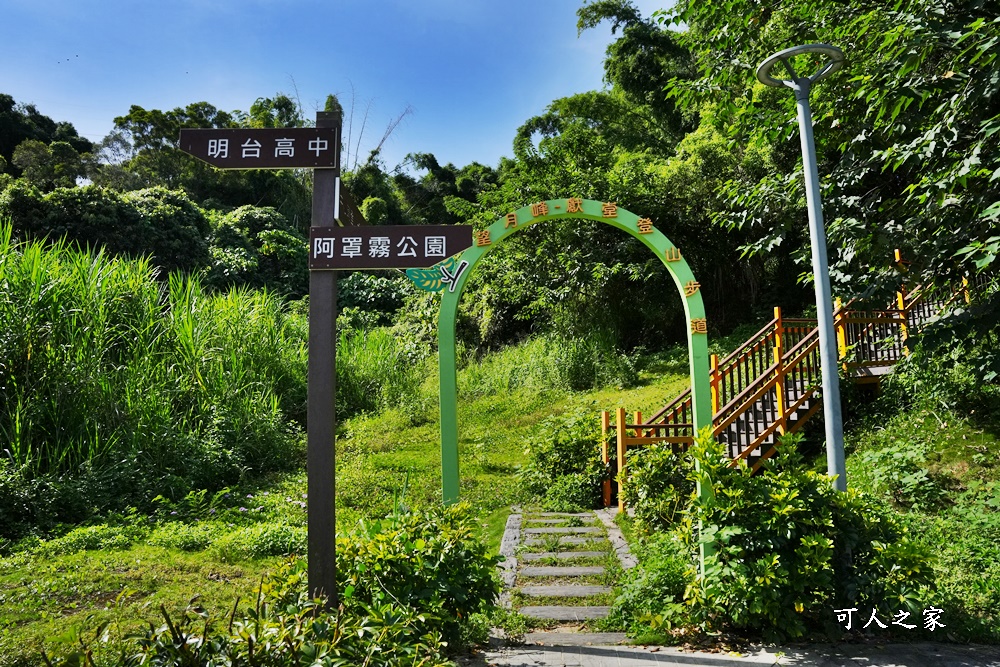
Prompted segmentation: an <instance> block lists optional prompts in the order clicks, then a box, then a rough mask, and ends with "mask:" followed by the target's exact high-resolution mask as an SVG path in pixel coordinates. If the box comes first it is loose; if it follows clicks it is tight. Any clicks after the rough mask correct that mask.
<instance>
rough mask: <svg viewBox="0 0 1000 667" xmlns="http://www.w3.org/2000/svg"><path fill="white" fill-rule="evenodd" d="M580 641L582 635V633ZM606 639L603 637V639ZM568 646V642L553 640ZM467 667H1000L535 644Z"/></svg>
mask: <svg viewBox="0 0 1000 667" xmlns="http://www.w3.org/2000/svg"><path fill="white" fill-rule="evenodd" d="M580 634H581V635H582V634H583V633H580ZM602 634H603V633H602ZM553 639H554V640H555V641H562V642H565V641H566V640H565V638H556V637H553ZM459 664H460V665H462V666H463V667H652V666H653V665H669V666H672V667H763V666H767V667H771V666H772V665H782V666H788V667H1000V647H996V646H958V645H952V644H926V643H924V644H884V645H883V644H878V645H874V644H837V645H820V646H816V645H813V646H810V647H808V648H802V647H780V648H778V647H769V648H767V649H763V648H761V649H757V650H755V651H753V652H751V653H748V654H744V655H736V654H726V653H699V652H688V651H681V650H680V649H676V648H671V647H666V646H662V647H661V646H603V645H582V646H572V645H565V644H560V645H550V644H548V643H545V644H534V645H525V646H522V647H511V648H495V649H492V650H490V651H487V652H485V653H482V654H480V655H478V656H474V657H470V658H465V659H464V660H461V661H459Z"/></svg>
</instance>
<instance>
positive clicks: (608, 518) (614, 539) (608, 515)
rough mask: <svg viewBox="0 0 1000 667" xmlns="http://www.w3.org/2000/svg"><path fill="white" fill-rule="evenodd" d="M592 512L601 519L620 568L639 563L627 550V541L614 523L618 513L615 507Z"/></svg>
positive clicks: (628, 567)
mask: <svg viewBox="0 0 1000 667" xmlns="http://www.w3.org/2000/svg"><path fill="white" fill-rule="evenodd" d="M594 514H596V515H597V518H599V519H600V520H601V523H603V524H604V527H605V528H607V529H608V541H609V542H611V546H612V547H614V549H615V553H616V554H618V561H619V562H620V563H621V564H622V569H624V570H629V569H631V568H633V567H635V566H636V565H638V564H639V559H637V558H636V557H635V556H633V555H632V552H631V551H629V548H628V542H626V541H625V536H624V535H622V531H621V528H619V527H618V524H616V523H615V515H616V514H618V508H617V507H614V508H612V507H606V508H604V509H602V510H594Z"/></svg>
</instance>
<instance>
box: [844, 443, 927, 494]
mask: <svg viewBox="0 0 1000 667" xmlns="http://www.w3.org/2000/svg"><path fill="white" fill-rule="evenodd" d="M852 458H854V459H855V460H853V461H852V462H851V463H852V465H851V469H852V470H853V471H858V472H859V474H860V475H861V476H862V478H868V479H869V480H870V482H871V484H870V486H871V488H872V490H873V491H875V492H878V493H884V494H886V495H887V496H888V497H889V498H891V499H892V501H893V503H895V504H896V506H898V507H908V508H911V509H924V510H928V509H933V508H934V507H935V506H938V505H940V504H942V503H943V502H945V499H946V493H945V489H944V487H943V486H942V484H941V482H940V476H939V475H933V474H932V473H931V472H930V471H929V470H928V468H927V461H926V460H925V458H924V452H923V451H921V447H920V446H919V445H918V444H916V443H914V442H912V441H909V440H907V441H897V442H895V443H893V444H892V445H890V446H888V447H884V448H881V449H867V450H865V451H862V452H858V453H856V454H855V455H854V457H852Z"/></svg>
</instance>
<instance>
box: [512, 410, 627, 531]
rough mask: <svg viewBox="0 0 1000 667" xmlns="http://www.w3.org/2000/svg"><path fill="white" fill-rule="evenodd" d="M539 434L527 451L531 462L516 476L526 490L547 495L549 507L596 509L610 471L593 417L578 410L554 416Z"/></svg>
mask: <svg viewBox="0 0 1000 667" xmlns="http://www.w3.org/2000/svg"><path fill="white" fill-rule="evenodd" d="M538 433H539V436H538V437H537V438H535V439H534V441H533V442H532V443H531V444H529V446H528V448H527V451H526V453H527V454H528V456H529V457H530V458H529V461H528V463H527V464H525V466H524V467H523V468H522V469H521V470H520V471H518V473H517V474H518V479H519V480H520V482H521V483H522V484H523V485H524V487H525V490H526V491H527V492H528V493H532V494H535V495H540V496H544V497H545V503H546V504H547V505H548V506H549V507H560V508H564V509H565V508H574V509H590V508H593V507H597V506H598V505H599V503H600V499H601V482H602V481H603V480H604V479H605V478H606V476H607V474H608V472H607V470H606V468H605V465H604V463H603V462H602V461H601V450H600V444H599V443H600V432H599V429H598V425H597V420H595V419H594V415H593V414H591V413H589V412H587V411H584V410H577V411H575V412H573V413H571V414H568V415H564V416H562V417H552V418H550V419H546V420H545V421H544V422H542V424H541V426H540V427H539V430H538ZM560 511H561V510H560Z"/></svg>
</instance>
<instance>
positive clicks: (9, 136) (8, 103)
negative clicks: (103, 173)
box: [0, 93, 93, 176]
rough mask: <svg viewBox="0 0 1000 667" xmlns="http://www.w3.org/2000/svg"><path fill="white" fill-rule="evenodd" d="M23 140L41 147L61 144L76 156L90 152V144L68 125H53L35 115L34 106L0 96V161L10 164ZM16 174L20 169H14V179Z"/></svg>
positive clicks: (49, 121)
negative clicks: (71, 150)
mask: <svg viewBox="0 0 1000 667" xmlns="http://www.w3.org/2000/svg"><path fill="white" fill-rule="evenodd" d="M27 139H33V140H35V141H40V142H42V143H43V144H45V145H48V144H51V143H52V142H53V141H62V142H65V143H68V144H69V145H70V146H72V147H73V149H74V150H75V151H76V152H77V153H80V154H83V153H90V152H91V151H92V150H93V144H91V142H90V141H88V140H87V139H84V138H83V137H81V136H79V135H78V134H77V133H76V129H75V128H74V127H73V126H72V125H71V124H70V123H59V122H56V121H54V120H52V119H51V118H49V117H48V116H45V115H43V114H41V113H39V111H38V109H37V108H36V107H35V105H33V104H18V103H17V102H15V101H14V98H13V97H11V96H10V95H6V94H3V93H0V157H3V158H4V160H5V161H6V162H7V163H8V165H9V164H12V163H13V157H14V150H15V149H16V148H17V147H18V146H19V145H21V143H23V142H24V141H25V140H27ZM20 173H21V172H20V169H15V173H14V175H15V176H20Z"/></svg>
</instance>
